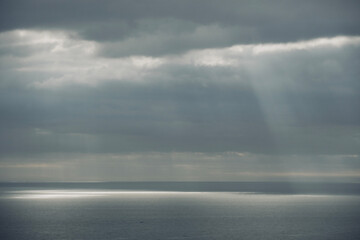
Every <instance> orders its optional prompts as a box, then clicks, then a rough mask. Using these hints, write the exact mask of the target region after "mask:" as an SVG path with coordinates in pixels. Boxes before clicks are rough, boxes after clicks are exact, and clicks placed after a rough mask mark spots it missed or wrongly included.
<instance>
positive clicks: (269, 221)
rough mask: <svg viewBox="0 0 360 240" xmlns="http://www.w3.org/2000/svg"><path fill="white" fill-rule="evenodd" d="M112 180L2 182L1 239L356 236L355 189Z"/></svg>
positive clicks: (359, 232)
mask: <svg viewBox="0 0 360 240" xmlns="http://www.w3.org/2000/svg"><path fill="white" fill-rule="evenodd" d="M112 184H113V185H111V184H108V185H106V184H105V185H102V188H98V187H99V185H97V184H91V183H88V184H27V185H26V184H25V185H24V184H3V185H2V186H1V189H2V191H1V194H0V214H1V215H0V229H1V231H0V239H19V240H21V239H26V240H32V239H54V240H58V239H84V240H85V239H86V240H92V239H146V240H153V239H159V240H161V239H209V240H211V239H230V240H232V239H357V238H358V237H359V236H360V229H359V223H360V201H359V200H360V195H358V194H349V193H348V194H340V193H339V191H335V192H336V194H335V193H333V194H329V193H326V194H325V193H323V192H321V193H318V194H314V193H311V194H310V193H308V192H309V191H310V192H313V191H314V189H312V190H311V189H310V190H309V189H307V190H304V191H303V192H299V194H293V192H292V193H290V194H289V193H284V192H286V191H288V190H286V191H285V190H284V191H283V192H280V191H279V190H278V191H276V193H263V192H255V193H254V192H251V191H247V192H245V191H222V192H220V191H215V190H217V189H219V186H216V185H214V186H215V187H212V188H211V187H209V186H211V184H210V185H207V186H208V190H209V191H195V190H199V189H201V188H204V187H199V185H196V184H195V185H196V186H195V185H194V187H193V188H192V189H191V188H190V187H189V186H188V187H184V185H182V188H180V189H181V190H179V189H176V186H172V187H173V189H174V191H170V190H168V189H167V190H166V191H165V190H164V186H162V185H161V184H160V185H157V187H155V185H156V184H155V183H151V184H150V183H148V184H144V183H142V184H140V183H138V184H139V185H141V187H138V188H136V187H134V184H133V185H132V186H131V184H130V185H129V184H123V185H121V184H118V188H119V189H116V187H114V186H115V185H116V184H115V183H112ZM135 185H136V184H135ZM165 185H166V186H167V187H166V188H168V187H169V186H171V184H170V185H169V184H165ZM175 185H176V184H175ZM179 185H181V184H179ZM200 185H201V184H200ZM220 185H221V184H220ZM224 185H226V184H224ZM230 185H231V184H230ZM250 185H251V184H250ZM265 185H266V184H265ZM91 186H96V187H97V188H91ZM125 186H128V187H127V188H126V187H125ZM267 186H268V187H271V186H269V185H267ZM131 187H132V188H135V189H131ZM156 188H157V189H156ZM184 188H185V189H184ZM273 188H274V189H276V188H275V187H273ZM248 189H251V187H249V186H248V188H247V190H248ZM253 189H256V188H255V187H253ZM302 189H306V188H302ZM185 190H187V191H185ZM210 190H213V191H210Z"/></svg>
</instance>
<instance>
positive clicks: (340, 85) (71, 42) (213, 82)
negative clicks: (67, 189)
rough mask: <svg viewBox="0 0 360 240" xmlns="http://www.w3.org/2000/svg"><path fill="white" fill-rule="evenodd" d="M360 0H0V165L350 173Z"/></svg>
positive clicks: (284, 176)
mask: <svg viewBox="0 0 360 240" xmlns="http://www.w3.org/2000/svg"><path fill="white" fill-rule="evenodd" d="M359 10H360V4H359V2H358V1H355V0H353V1H351V0H345V1H340V0H328V1H308V0H305V1H281V0H275V1H264V0H260V1H250V0H246V1H235V0H223V1H215V0H210V1H200V0H192V1H187V0H184V1H175V0H154V1H145V0H139V1H130V0H121V1H115V0H105V1H95V0H90V1H85V0H78V1H70V0H62V1H60V0H53V1H47V0H31V1H27V0H18V1H10V0H3V1H1V2H0V181H324V182H359V180H360V80H359V76H360V68H359V66H360V51H359V50H360V21H359V20H360V15H359V12H360V11H359Z"/></svg>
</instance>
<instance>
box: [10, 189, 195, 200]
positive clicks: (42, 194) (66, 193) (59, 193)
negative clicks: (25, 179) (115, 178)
mask: <svg viewBox="0 0 360 240" xmlns="http://www.w3.org/2000/svg"><path fill="white" fill-rule="evenodd" d="M155 194H156V195H171V194H180V193H179V192H164V191H99V190H94V191H80V190H78V191H76V190H19V191H9V192H7V194H5V195H4V196H3V197H5V198H11V199H49V198H55V199H62V198H93V197H115V196H119V195H136V196H138V197H141V195H155ZM182 194H186V193H182ZM188 194H190V193H188ZM191 194H196V193H191Z"/></svg>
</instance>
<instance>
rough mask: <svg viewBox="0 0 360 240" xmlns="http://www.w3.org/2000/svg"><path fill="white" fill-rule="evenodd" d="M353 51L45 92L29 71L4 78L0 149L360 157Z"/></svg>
mask: <svg viewBox="0 0 360 240" xmlns="http://www.w3.org/2000/svg"><path fill="white" fill-rule="evenodd" d="M357 52H358V46H357V47H354V46H348V47H341V48H338V49H337V50H336V49H335V50H334V49H332V48H322V47H320V48H319V49H315V50H313V51H309V52H303V51H297V50H296V51H289V52H286V51H285V52H281V51H280V52H276V53H268V54H264V55H263V56H257V57H253V58H254V59H251V58H252V57H248V58H249V59H248V60H247V61H249V62H250V63H251V64H250V65H243V66H241V65H240V66H239V67H232V66H194V65H186V64H181V63H180V64H179V63H177V62H176V60H169V63H168V64H165V65H162V66H159V67H157V68H156V69H153V70H150V72H149V73H148V75H146V81H140V82H139V81H133V80H131V79H125V80H118V79H108V80H103V82H100V83H98V85H97V86H92V85H90V86H89V85H87V84H84V83H76V82H74V83H71V84H70V85H65V86H57V87H55V88H45V89H43V88H36V87H34V85H31V83H32V82H34V80H33V78H34V75H29V73H28V72H25V73H23V74H24V75H22V76H18V78H23V77H25V76H27V77H28V79H22V80H20V79H19V80H17V81H14V77H15V76H13V78H10V76H9V80H8V81H3V82H9V83H8V85H7V84H5V87H3V88H2V89H1V98H0V99H1V101H0V102H1V103H0V108H1V112H2V113H3V114H2V116H1V120H0V121H1V126H2V129H3V134H2V137H1V141H2V144H1V146H2V147H1V152H2V154H14V153H19V152H26V153H29V154H30V153H31V154H35V153H42V152H91V153H106V152H114V153H118V152H146V151H159V152H169V151H187V152H226V151H237V152H252V153H257V154H260V153H263V154H265V153H267V154H310V153H312V154H359V148H358V144H359V137H360V136H359V125H360V111H359V108H358V104H357V103H358V102H359V96H360V94H359V92H360V88H359V83H358V80H357V76H358V74H359V70H358V69H357V68H355V67H354V65H356V64H358V63H359V62H358V61H359V60H358V59H359V57H358V54H357ZM260 70H261V71H260ZM47 74H51V72H50V73H47ZM4 76H5V75H4ZM40 76H41V75H40ZM44 77H45V80H46V78H48V77H49V76H48V75H46V74H45V76H44ZM40 78H41V77H40ZM74 80H76V75H75V76H74ZM9 139H13V140H12V141H9Z"/></svg>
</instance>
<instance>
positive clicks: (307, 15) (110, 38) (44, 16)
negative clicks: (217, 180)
mask: <svg viewBox="0 0 360 240" xmlns="http://www.w3.org/2000/svg"><path fill="white" fill-rule="evenodd" d="M359 8H360V4H358V2H357V1H350V0H348V1H340V0H331V1H301V3H299V1H282V0H279V1H271V2H269V1H255V2H254V1H234V0H227V1H215V0H214V1H206V2H204V1H168V0H167V1H164V0H157V1H151V2H149V1H127V0H126V1H123V0H122V1H101V2H99V1H82V0H81V1H76V2H74V1H44V0H37V1H25V0H24V1H2V2H1V8H0V9H1V12H0V13H1V14H0V16H1V19H0V23H1V25H0V29H1V30H2V31H8V30H13V29H23V28H33V29H63V30H65V29H67V30H74V31H76V32H78V33H79V34H81V36H82V37H84V38H87V39H89V40H95V41H101V42H107V43H109V46H107V45H104V49H103V51H102V52H101V54H103V55H104V56H110V57H115V56H124V55H166V54H174V53H179V52H183V51H186V50H189V49H196V48H209V47H224V46H228V45H234V44H239V43H242V44H244V43H263V42H289V41H296V40H303V39H311V38H317V37H323V36H327V37H329V36H336V35H359V34H360V31H359V29H360V27H359V22H360V21H359V20H360V19H359V14H358V12H359Z"/></svg>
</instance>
